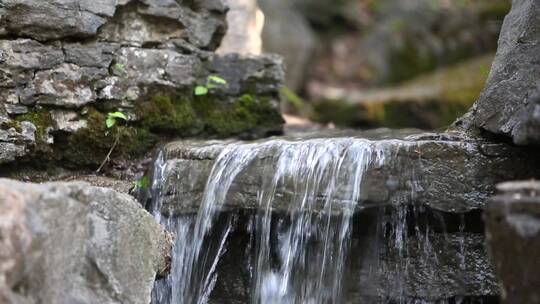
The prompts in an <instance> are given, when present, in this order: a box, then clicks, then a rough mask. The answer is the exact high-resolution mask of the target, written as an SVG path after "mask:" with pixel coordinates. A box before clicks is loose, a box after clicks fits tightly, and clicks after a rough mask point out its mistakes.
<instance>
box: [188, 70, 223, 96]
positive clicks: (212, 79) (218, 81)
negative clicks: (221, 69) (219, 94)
mask: <svg viewBox="0 0 540 304" xmlns="http://www.w3.org/2000/svg"><path fill="white" fill-rule="evenodd" d="M225 85H227V81H226V80H225V79H223V78H221V77H219V76H216V75H210V76H208V78H207V79H206V84H205V85H198V86H196V87H195V90H194V93H195V96H204V95H207V94H208V92H209V91H210V90H211V89H215V88H218V87H221V86H225Z"/></svg>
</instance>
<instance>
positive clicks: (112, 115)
mask: <svg viewBox="0 0 540 304" xmlns="http://www.w3.org/2000/svg"><path fill="white" fill-rule="evenodd" d="M107 117H108V118H119V119H123V120H127V119H128V118H127V116H126V114H124V113H122V112H113V113H109V114H107Z"/></svg>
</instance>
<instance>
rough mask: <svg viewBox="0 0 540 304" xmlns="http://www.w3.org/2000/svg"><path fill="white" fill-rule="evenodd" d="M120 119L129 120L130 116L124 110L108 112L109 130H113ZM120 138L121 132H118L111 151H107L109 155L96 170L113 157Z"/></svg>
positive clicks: (107, 122) (106, 123)
mask: <svg viewBox="0 0 540 304" xmlns="http://www.w3.org/2000/svg"><path fill="white" fill-rule="evenodd" d="M118 120H122V121H127V120H128V118H127V116H126V114H124V113H122V112H110V113H107V120H105V126H106V127H107V132H109V131H110V130H113V128H114V127H115V126H116V125H117V124H118ZM119 140H120V132H116V138H115V139H114V143H113V145H112V146H111V149H110V150H109V153H107V156H106V157H105V159H104V160H103V162H102V163H101V165H100V166H99V168H98V169H97V170H96V172H98V173H99V172H100V171H101V169H103V167H104V166H105V164H106V163H107V162H108V161H109V160H110V159H111V154H112V153H113V151H114V148H116V146H117V145H118V141H119Z"/></svg>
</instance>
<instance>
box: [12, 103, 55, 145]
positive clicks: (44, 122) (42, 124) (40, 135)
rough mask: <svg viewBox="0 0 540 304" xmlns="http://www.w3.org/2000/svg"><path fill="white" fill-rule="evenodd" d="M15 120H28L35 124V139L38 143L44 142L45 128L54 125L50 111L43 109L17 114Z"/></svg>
mask: <svg viewBox="0 0 540 304" xmlns="http://www.w3.org/2000/svg"><path fill="white" fill-rule="evenodd" d="M16 121H18V122H22V121H29V122H31V123H33V124H34V126H36V141H37V142H38V143H40V142H45V140H46V138H45V137H46V135H47V129H48V128H51V127H53V126H54V120H53V119H52V117H51V113H50V112H49V111H47V110H44V109H40V110H37V111H33V112H29V113H26V114H23V115H19V116H17V118H16Z"/></svg>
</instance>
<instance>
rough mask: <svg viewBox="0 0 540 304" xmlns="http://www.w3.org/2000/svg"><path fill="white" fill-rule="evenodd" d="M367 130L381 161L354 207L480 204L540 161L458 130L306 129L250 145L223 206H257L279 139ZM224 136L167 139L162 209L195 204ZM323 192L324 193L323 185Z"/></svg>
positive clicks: (533, 172) (184, 209) (346, 139)
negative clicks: (193, 174) (251, 157)
mask: <svg viewBox="0 0 540 304" xmlns="http://www.w3.org/2000/svg"><path fill="white" fill-rule="evenodd" d="M370 136H371V138H372V141H371V142H370V143H369V144H370V145H371V146H373V147H374V148H375V149H374V150H373V151H381V152H380V153H382V155H383V156H384V161H383V163H382V164H380V165H372V166H371V167H370V168H369V169H368V170H367V171H366V173H365V174H364V178H363V180H362V184H361V185H360V187H361V188H362V191H361V192H360V193H361V197H360V200H361V203H359V204H358V206H359V208H363V207H369V206H378V205H385V204H395V205H400V204H407V203H409V202H414V203H415V204H417V205H425V206H429V207H430V208H433V209H435V210H441V211H445V212H451V213H454V212H458V213H459V212H466V211H470V210H474V209H478V208H481V207H482V206H484V204H485V202H486V200H487V199H488V198H489V196H490V195H491V194H492V193H493V192H494V187H495V184H496V183H498V182H501V181H504V180H509V179H515V178H520V177H521V178H531V177H535V176H539V175H540V171H539V170H538V164H537V163H534V158H532V155H533V154H534V151H533V152H527V151H522V150H521V149H518V148H514V147H512V146H509V145H506V144H494V143H490V142H486V141H481V140H473V139H467V138H463V137H461V136H459V134H444V133H443V134H429V133H426V134H420V135H410V136H406V137H403V136H401V137H397V138H399V139H391V138H392V135H390V136H388V135H384V134H383V135H382V138H383V139H381V135H380V134H375V136H376V137H375V138H374V137H373V136H374V135H373V134H370V133H351V134H330V135H329V136H328V137H320V138H311V139H310V138H309V136H308V137H307V138H301V137H291V138H275V139H270V140H265V141H260V142H256V143H255V146H254V147H252V148H255V147H259V149H261V150H260V151H259V152H258V153H259V156H258V157H257V158H256V159H255V160H254V161H252V162H251V163H250V165H249V166H248V167H247V168H246V169H245V170H243V171H242V172H241V173H240V174H239V175H238V177H237V178H236V179H235V181H234V182H233V184H232V186H231V190H230V192H229V198H228V199H227V200H226V203H225V206H226V207H228V208H232V209H236V208H240V209H250V208H255V207H256V206H257V195H258V194H257V193H258V189H259V187H260V184H261V182H262V178H263V175H264V173H263V172H266V171H264V170H263V169H264V168H265V167H268V166H269V165H268V162H267V161H268V160H271V159H272V157H275V156H276V155H278V153H279V151H280V147H281V146H282V145H283V144H286V143H289V142H293V143H296V144H298V145H299V146H300V145H302V144H306V145H308V144H310V145H314V144H317V142H318V141H319V142H322V141H323V140H325V139H328V138H332V140H333V141H335V144H336V145H338V146H339V145H347V143H350V142H351V141H355V140H361V139H362V138H370ZM389 137H390V138H389ZM228 144H235V145H238V144H241V143H239V142H235V141H232V142H231V141H207V142H205V141H179V142H172V143H170V144H168V145H166V146H165V147H164V155H165V161H166V165H167V170H166V172H165V176H164V179H165V180H164V182H163V185H164V188H163V191H164V193H166V194H169V195H165V198H164V204H163V210H162V212H163V213H165V214H167V213H174V214H176V213H190V212H193V210H196V209H197V208H198V205H199V203H200V202H201V198H202V194H203V190H204V186H205V184H206V177H207V176H208V175H209V173H210V170H211V168H212V165H213V163H214V160H215V159H216V157H217V156H218V155H219V153H220V152H221V151H222V150H223V149H224V148H225V147H226V146H227V145H228ZM253 153H255V152H253ZM374 153H375V152H374ZM372 157H373V158H375V157H376V155H373V156H372ZM525 159H530V160H531V161H532V162H533V163H534V165H533V164H532V163H526V162H524V161H523V160H525ZM343 165H344V166H347V164H343ZM350 165H352V164H350ZM190 170H191V171H196V172H200V174H199V175H198V176H197V177H194V178H193V179H190V180H186V179H185V178H184V176H185V172H188V171H190ZM290 187H291V188H290V189H287V187H283V188H285V189H281V190H278V194H277V195H276V197H281V198H283V201H282V202H279V201H278V202H274V206H275V207H276V209H283V210H286V209H287V205H286V202H287V196H288V194H290V193H292V192H294V191H292V190H291V189H292V187H293V185H290ZM179 189H183V190H182V191H179ZM186 189H188V190H186ZM344 193H345V192H344ZM320 195H321V198H322V197H324V194H323V193H321V194H320ZM321 201H323V200H322V199H321ZM339 202H340V198H339V197H336V206H339Z"/></svg>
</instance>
